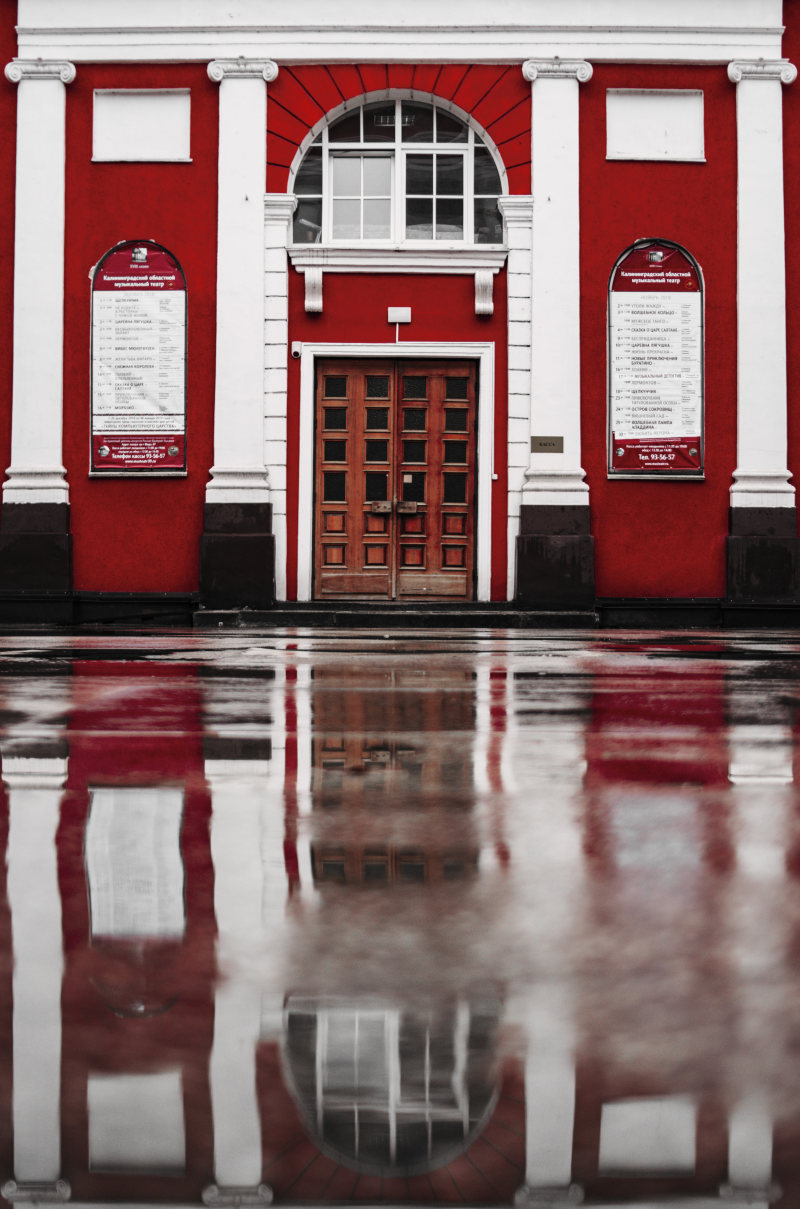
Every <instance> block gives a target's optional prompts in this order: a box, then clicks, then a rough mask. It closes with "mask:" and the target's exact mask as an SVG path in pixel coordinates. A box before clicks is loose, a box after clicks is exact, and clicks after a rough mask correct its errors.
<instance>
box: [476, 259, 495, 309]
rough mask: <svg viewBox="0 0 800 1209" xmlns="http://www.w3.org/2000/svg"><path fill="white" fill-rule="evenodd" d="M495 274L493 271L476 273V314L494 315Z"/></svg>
mask: <svg viewBox="0 0 800 1209" xmlns="http://www.w3.org/2000/svg"><path fill="white" fill-rule="evenodd" d="M493 293H494V273H493V272H492V270H491V269H477V270H476V272H475V314H476V315H493V314H494V297H493Z"/></svg>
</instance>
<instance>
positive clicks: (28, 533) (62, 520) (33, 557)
mask: <svg viewBox="0 0 800 1209" xmlns="http://www.w3.org/2000/svg"><path fill="white" fill-rule="evenodd" d="M71 588H72V537H71V535H70V532H69V505H68V504H3V507H2V515H0V591H2V592H69V591H70V590H71Z"/></svg>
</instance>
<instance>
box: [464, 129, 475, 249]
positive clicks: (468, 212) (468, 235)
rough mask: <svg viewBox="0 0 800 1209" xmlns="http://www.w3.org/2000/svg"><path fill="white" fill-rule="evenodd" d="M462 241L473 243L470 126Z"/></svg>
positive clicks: (473, 214) (472, 179)
mask: <svg viewBox="0 0 800 1209" xmlns="http://www.w3.org/2000/svg"><path fill="white" fill-rule="evenodd" d="M464 240H465V242H466V243H474V242H475V131H474V130H473V129H472V127H471V126H470V128H469V134H468V135H467V153H466V155H465V157H464Z"/></svg>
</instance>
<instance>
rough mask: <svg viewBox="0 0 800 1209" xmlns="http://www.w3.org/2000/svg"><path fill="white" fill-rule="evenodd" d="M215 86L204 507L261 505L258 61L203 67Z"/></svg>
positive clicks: (261, 122)
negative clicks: (211, 395) (213, 341)
mask: <svg viewBox="0 0 800 1209" xmlns="http://www.w3.org/2000/svg"><path fill="white" fill-rule="evenodd" d="M208 74H209V77H210V78H211V79H212V80H214V81H216V82H217V83H218V84H219V86H220V90H219V168H218V173H219V176H218V211H217V227H218V234H217V361H216V365H217V369H216V387H215V403H214V465H213V466H212V468H211V481H210V482H209V484H208V486H207V488H206V500H207V502H208V503H215V504H243V503H250V504H267V503H269V502H270V495H269V481H268V476H267V470H266V467H265V463H264V190H265V188H266V171H267V89H266V86H265V81H270V80H274V79H275V78H276V76H277V74H278V68H277V66H276V64H275V63H272V62H271V61H270V60H264V59H244V58H242V59H222V60H219V59H218V60H215V61H214V62H213V63H210V64H209V67H208Z"/></svg>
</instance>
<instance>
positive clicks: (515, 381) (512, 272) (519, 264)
mask: <svg viewBox="0 0 800 1209" xmlns="http://www.w3.org/2000/svg"><path fill="white" fill-rule="evenodd" d="M497 204H498V206H499V207H500V213H501V214H502V215H503V221H504V223H505V229H506V244H507V246H508V266H507V281H508V584H507V590H508V599H509V600H511V599H512V598H513V596H514V587H515V580H516V572H515V566H516V558H517V551H516V540H517V534H518V533H519V515H520V513H519V509H520V503H521V500H522V488H523V486H524V484H525V472H526V470H527V469H528V466H529V464H530V449H531V351H532V349H531V292H532V289H533V278H532V272H533V260H532V248H533V242H532V241H533V198H532V197H528V196H525V195H514V196H509V197H501V198H499V199H498V203H497Z"/></svg>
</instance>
